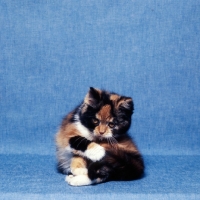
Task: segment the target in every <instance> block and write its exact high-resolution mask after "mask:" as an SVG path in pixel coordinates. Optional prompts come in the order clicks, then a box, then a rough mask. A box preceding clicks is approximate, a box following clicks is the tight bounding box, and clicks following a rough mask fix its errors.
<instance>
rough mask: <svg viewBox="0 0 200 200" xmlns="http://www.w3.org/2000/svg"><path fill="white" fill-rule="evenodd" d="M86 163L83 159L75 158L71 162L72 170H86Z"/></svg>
mask: <svg viewBox="0 0 200 200" xmlns="http://www.w3.org/2000/svg"><path fill="white" fill-rule="evenodd" d="M85 167H86V161H85V160H84V159H83V158H82V157H73V158H72V161H71V169H76V168H85Z"/></svg>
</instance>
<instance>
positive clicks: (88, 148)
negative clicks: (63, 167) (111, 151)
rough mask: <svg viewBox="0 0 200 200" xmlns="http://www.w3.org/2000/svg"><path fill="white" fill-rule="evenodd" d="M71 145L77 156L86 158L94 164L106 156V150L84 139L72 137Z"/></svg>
mask: <svg viewBox="0 0 200 200" xmlns="http://www.w3.org/2000/svg"><path fill="white" fill-rule="evenodd" d="M69 144H70V147H71V148H72V149H74V150H75V152H76V153H77V154H79V155H82V156H85V157H87V158H88V159H90V160H92V161H93V162H95V161H99V160H101V159H102V158H103V157H104V156H105V149H104V148H103V147H102V146H100V145H99V144H97V143H95V142H92V141H90V140H87V139H86V138H84V137H81V136H75V137H72V138H70V140H69Z"/></svg>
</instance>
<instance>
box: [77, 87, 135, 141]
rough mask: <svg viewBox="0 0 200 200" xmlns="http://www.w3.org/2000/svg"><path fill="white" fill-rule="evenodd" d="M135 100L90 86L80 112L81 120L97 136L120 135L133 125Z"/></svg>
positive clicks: (109, 136)
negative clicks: (132, 116) (132, 117)
mask: <svg viewBox="0 0 200 200" xmlns="http://www.w3.org/2000/svg"><path fill="white" fill-rule="evenodd" d="M133 109H134V106H133V101H132V99H131V98H130V97H125V96H120V95H118V94H115V93H109V92H106V91H104V90H99V89H95V88H92V87H91V88H90V90H89V92H88V93H87V95H86V97H85V99H84V102H83V105H82V109H81V112H80V121H81V123H82V124H83V125H84V126H85V127H87V128H88V129H89V130H90V131H91V132H93V134H94V136H95V137H96V138H111V137H119V136H120V135H123V134H124V133H126V132H127V131H128V129H129V127H130V125H131V115H132V113H133Z"/></svg>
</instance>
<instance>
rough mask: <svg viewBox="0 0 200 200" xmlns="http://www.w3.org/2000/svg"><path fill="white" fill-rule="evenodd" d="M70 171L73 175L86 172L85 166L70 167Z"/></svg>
mask: <svg viewBox="0 0 200 200" xmlns="http://www.w3.org/2000/svg"><path fill="white" fill-rule="evenodd" d="M71 172H72V174H73V175H75V176H77V175H86V174H88V170H87V168H75V169H72V170H71Z"/></svg>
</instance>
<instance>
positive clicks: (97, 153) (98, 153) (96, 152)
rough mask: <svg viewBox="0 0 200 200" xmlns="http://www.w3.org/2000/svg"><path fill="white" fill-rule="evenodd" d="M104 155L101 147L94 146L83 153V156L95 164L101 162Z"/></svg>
mask: <svg viewBox="0 0 200 200" xmlns="http://www.w3.org/2000/svg"><path fill="white" fill-rule="evenodd" d="M105 153H106V152H105V149H104V148H103V147H102V146H100V145H98V144H95V145H94V146H93V147H92V148H90V149H88V150H86V151H85V156H86V157H87V158H89V159H90V160H92V161H93V162H95V161H98V160H101V159H102V158H103V157H104V156H105Z"/></svg>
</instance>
